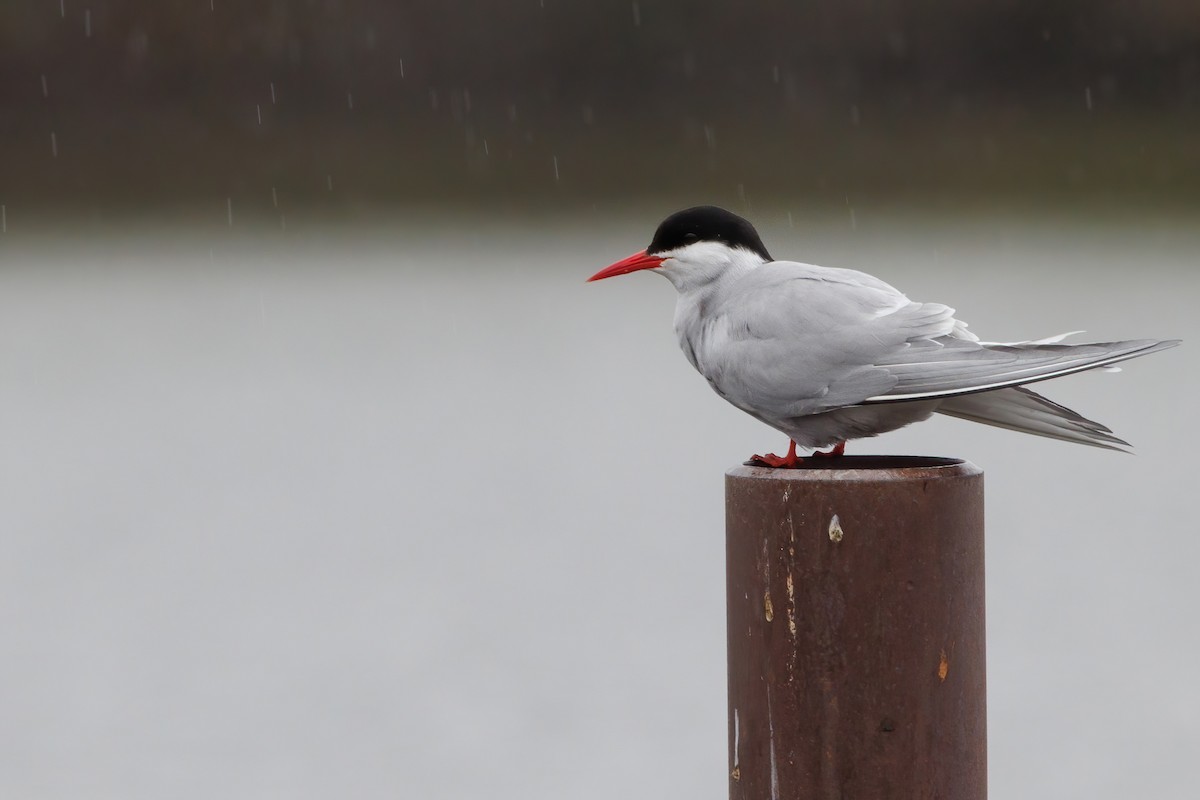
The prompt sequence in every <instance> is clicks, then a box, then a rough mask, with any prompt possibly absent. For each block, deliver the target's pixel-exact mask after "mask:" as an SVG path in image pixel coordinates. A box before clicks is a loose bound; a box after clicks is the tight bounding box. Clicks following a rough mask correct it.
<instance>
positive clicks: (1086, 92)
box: [1083, 86, 1092, 111]
mask: <svg viewBox="0 0 1200 800" xmlns="http://www.w3.org/2000/svg"><path fill="white" fill-rule="evenodd" d="M1083 105H1084V107H1086V108H1087V110H1088V111H1091V110H1092V87H1090V86H1085V87H1083Z"/></svg>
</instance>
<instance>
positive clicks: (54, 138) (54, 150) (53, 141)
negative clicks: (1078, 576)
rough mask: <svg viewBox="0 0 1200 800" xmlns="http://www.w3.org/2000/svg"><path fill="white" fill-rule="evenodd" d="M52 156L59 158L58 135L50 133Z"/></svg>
mask: <svg viewBox="0 0 1200 800" xmlns="http://www.w3.org/2000/svg"><path fill="white" fill-rule="evenodd" d="M50 155H52V156H53V157H55V158H58V134H56V133H55V132H54V131H50Z"/></svg>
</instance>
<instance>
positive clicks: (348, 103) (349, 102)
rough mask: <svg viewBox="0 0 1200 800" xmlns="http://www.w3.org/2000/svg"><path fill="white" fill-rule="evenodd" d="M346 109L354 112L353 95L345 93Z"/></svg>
mask: <svg viewBox="0 0 1200 800" xmlns="http://www.w3.org/2000/svg"><path fill="white" fill-rule="evenodd" d="M346 108H348V109H349V110H351V111H353V110H354V95H352V94H350V92H346Z"/></svg>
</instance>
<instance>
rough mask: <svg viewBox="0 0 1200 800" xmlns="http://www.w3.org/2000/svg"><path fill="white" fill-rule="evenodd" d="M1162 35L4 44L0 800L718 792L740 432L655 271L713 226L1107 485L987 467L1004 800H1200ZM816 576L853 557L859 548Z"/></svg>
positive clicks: (939, 422) (1129, 12) (1189, 365)
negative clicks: (756, 232)
mask: <svg viewBox="0 0 1200 800" xmlns="http://www.w3.org/2000/svg"><path fill="white" fill-rule="evenodd" d="M1198 126H1200V15H1197V14H1196V13H1195V8H1194V3H1192V2H1190V0H1162V2H1158V3H1154V4H1129V3H1126V2H1123V0H1095V1H1094V2H1093V1H1089V2H1074V0H1072V1H1071V2H1060V3H1054V4H1045V3H1038V2H1034V1H1033V0H1000V1H999V2H994V3H988V4H958V5H957V6H953V7H951V6H949V5H947V4H944V3H925V2H918V3H909V4H902V5H892V6H886V7H885V6H881V5H880V4H878V3H875V2H872V0H845V2H840V3H837V4H830V3H804V4H801V3H791V4H782V3H774V2H746V3H737V4H734V3H708V4H694V3H687V2H683V0H662V1H661V2H655V3H647V2H624V0H622V2H597V1H596V0H582V1H581V2H572V3H560V2H556V0H537V1H536V2H533V1H532V0H531V1H530V2H518V3H502V4H501V3H487V2H483V0H452V1H447V0H436V1H434V0H405V1H404V2H399V3H395V2H382V0H322V2H320V3H315V2H291V0H280V2H272V3H270V4H255V3H230V2H227V0H226V1H225V2H223V0H215V2H214V1H212V0H197V1H196V2H190V1H189V2H175V3H162V2H150V1H149V0H129V1H128V2H122V3H114V2H106V1H105V0H94V1H92V2H87V3H77V2H73V0H65V2H58V3H55V2H53V0H51V1H50V2H43V1H42V0H14V2H8V3H5V4H3V5H2V6H0V142H2V143H3V147H0V442H2V443H3V448H2V450H0V453H2V455H0V798H9V797H13V798H33V799H34V800H40V799H41V798H81V797H82V798H121V799H122V800H126V799H127V798H160V797H175V798H203V797H213V796H219V797H231V798H262V797H289V798H307V797H311V798H324V797H330V796H352V797H367V798H369V797H385V796H386V797H395V796H400V797H437V798H472V797H488V798H555V799H556V800H557V798H561V797H577V798H591V797H595V798H601V797H604V798H609V797H614V796H620V797H648V798H663V797H667V798H672V797H688V798H696V797H700V798H719V797H723V796H725V794H726V781H727V771H726V769H727V768H726V760H727V743H726V741H725V735H726V723H725V719H724V716H725V667H724V664H725V654H724V647H725V634H724V618H725V615H724V608H723V596H724V594H723V583H724V573H723V564H722V559H723V530H722V527H723V513H722V475H723V472H724V471H725V469H727V468H728V467H730V466H732V465H734V464H737V463H739V462H740V461H741V460H742V459H744V458H745V457H747V456H748V455H749V454H750V453H752V452H755V451H759V452H761V451H762V450H764V449H769V450H776V451H778V450H779V449H781V448H782V447H784V446H785V444H786V443H785V442H784V441H783V437H782V436H780V435H778V434H776V433H774V432H772V431H770V430H769V429H766V428H765V427H763V426H762V425H760V424H759V423H756V422H755V421H754V420H752V419H750V418H749V417H746V416H745V415H742V414H741V413H740V412H738V411H736V410H735V409H733V408H732V407H728V406H726V405H725V404H724V403H723V402H722V401H721V400H720V399H719V398H717V397H716V396H715V395H713V394H712V393H711V392H710V391H709V390H708V388H707V386H706V384H705V383H704V381H703V380H702V379H701V378H700V377H699V376H697V375H695V374H693V373H692V371H691V369H690V367H688V365H687V364H686V362H685V360H684V359H683V358H682V356H681V354H680V353H679V352H678V348H677V346H676V344H675V342H674V337H673V334H672V333H671V330H670V320H671V310H672V307H673V302H674V296H673V292H672V290H671V288H670V286H669V285H668V284H667V283H666V282H665V281H661V280H658V279H655V278H653V277H651V276H647V275H641V276H630V277H625V278H622V279H619V280H613V281H609V282H605V283H600V284H595V285H585V284H584V283H583V280H584V278H586V277H587V276H588V275H591V274H592V273H594V272H595V271H596V270H598V269H599V268H601V267H603V266H605V265H607V264H609V263H611V262H612V261H614V260H616V259H617V258H621V257H623V256H625V255H627V254H629V253H630V252H632V251H633V250H635V249H637V248H640V247H643V246H645V245H646V243H647V242H648V241H649V240H650V236H651V233H652V231H653V228H654V226H655V225H656V224H657V222H658V221H659V220H660V219H661V218H662V217H663V216H665V215H666V214H667V213H669V212H671V211H674V210H676V209H678V208H682V207H684V206H688V205H694V204H697V203H710V202H711V203H719V204H721V205H724V206H727V207H729V208H731V209H733V210H735V211H738V212H739V213H743V214H745V215H746V216H748V217H750V218H751V219H752V220H753V222H754V223H755V224H756V225H758V226H759V228H760V230H761V232H762V234H763V236H764V239H765V241H766V242H767V244H768V246H769V247H770V249H771V251H772V252H773V253H775V254H777V255H779V256H780V257H788V258H795V259H801V260H807V261H812V262H815V263H819V264H824V265H829V266H846V267H853V268H858V269H863V270H866V271H869V272H871V273H873V274H875V275H878V276H879V277H881V278H883V279H885V280H888V281H890V282H892V283H894V284H895V285H897V286H898V287H900V288H901V289H903V290H904V291H906V292H907V293H908V294H909V295H910V296H911V297H913V298H914V299H919V300H933V301H938V302H945V303H948V304H950V305H952V306H955V307H956V308H957V309H958V310H959V313H960V316H961V317H962V318H964V319H966V320H968V321H969V322H970V323H971V325H972V329H973V330H975V331H976V332H978V333H980V334H981V335H983V336H984V337H986V338H990V339H997V340H1015V339H1022V338H1029V337H1041V336H1046V335H1050V334H1054V333H1058V332H1061V331H1066V330H1075V329H1085V330H1087V332H1088V333H1087V336H1088V337H1094V338H1096V339H1108V338H1121V337H1140V336H1162V337H1181V338H1183V339H1185V340H1186V342H1185V345H1184V346H1183V347H1181V348H1179V349H1176V350H1172V351H1169V352H1166V353H1163V354H1159V355H1155V356H1153V357H1151V358H1147V359H1145V360H1138V361H1134V362H1131V363H1129V364H1128V365H1127V366H1126V367H1125V369H1124V372H1123V373H1121V374H1118V375H1108V374H1089V375H1080V376H1074V377H1071V378H1066V379H1062V380H1057V381H1054V382H1053V383H1051V384H1047V385H1046V386H1045V391H1046V393H1047V394H1048V395H1049V396H1051V397H1052V398H1053V399H1055V400H1057V401H1059V402H1062V403H1064V404H1066V405H1068V406H1070V407H1072V408H1075V409H1077V410H1079V411H1080V412H1082V413H1084V414H1086V415H1088V416H1091V417H1094V418H1096V419H1098V420H1100V421H1101V422H1103V423H1106V424H1108V425H1110V426H1111V427H1113V428H1114V430H1115V431H1116V432H1117V433H1118V434H1119V435H1121V436H1124V437H1126V438H1128V439H1129V440H1130V441H1132V442H1133V443H1134V445H1135V446H1136V450H1137V455H1135V456H1126V455H1119V454H1115V453H1106V452H1102V451H1096V450H1092V449H1087V448H1082V447H1076V446H1071V445H1066V444H1062V443H1057V442H1051V441H1045V440H1040V439H1036V438H1033V437H1023V436H1019V435H1017V434H1014V433H1010V432H1006V431H999V430H993V429H987V428H982V427H980V426H974V425H971V424H968V423H965V422H961V421H957V420H949V419H935V420H932V421H930V422H927V423H923V424H921V425H919V426H915V427H913V428H910V429H906V430H903V431H899V432H896V433H893V434H889V435H887V436H885V437H881V438H879V439H877V440H872V441H868V442H859V443H855V444H852V445H851V452H857V453H868V452H879V453H919V454H933V455H948V456H959V457H963V458H967V459H970V460H971V461H973V462H975V463H976V464H978V465H979V466H981V467H982V468H984V469H985V470H986V473H987V486H988V495H987V496H988V511H987V516H988V604H989V608H988V626H989V636H988V647H989V656H988V657H989V676H988V677H989V689H988V690H989V698H990V706H989V711H990V714H989V717H990V729H989V755H990V776H991V778H990V780H991V791H992V796H993V797H997V798H1004V797H1021V798H1052V799H1053V800H1059V798H1064V797H1068V798H1069V797H1089V798H1093V797H1094V798H1112V799H1113V800H1125V799H1126V798H1130V797H1155V798H1160V797H1161V798H1192V797H1194V796H1195V795H1196V788H1195V785H1196V781H1195V776H1194V769H1193V764H1192V762H1193V761H1194V757H1195V754H1196V753H1197V752H1200V689H1198V688H1197V684H1196V682H1195V679H1194V674H1195V664H1196V662H1197V660H1198V657H1200V629H1198V627H1197V625H1196V624H1195V617H1196V609H1197V607H1198V606H1200V589H1198V588H1197V583H1196V580H1195V577H1194V572H1195V564H1196V563H1197V562H1198V556H1200V544H1198V539H1197V533H1200V513H1198V512H1197V511H1196V504H1195V500H1194V495H1195V487H1196V479H1195V471H1194V460H1195V456H1194V454H1195V453H1196V451H1197V434H1196V432H1195V429H1194V426H1193V425H1192V416H1193V408H1194V406H1195V398H1196V397H1197V396H1198V395H1200V392H1198V387H1197V381H1198V380H1200V378H1198V377H1197V370H1196V363H1197V361H1196V356H1195V355H1194V349H1195V346H1196V342H1197V341H1200V337H1198V336H1197V328H1198V327H1200V322H1198V321H1197V316H1196V313H1195V305H1196V297H1197V294H1198V293H1197V289H1198V288H1200V287H1198V285H1197V284H1198V282H1200V278H1198V277H1197V269H1196V267H1197V256H1196V254H1197V252H1200V225H1198V224H1197V219H1198V218H1200V215H1198V213H1197V209H1198V199H1200V139H1198V138H1197V137H1196V135H1195V132H1196V130H1197V129H1200V128H1198ZM846 535H850V536H852V535H854V532H853V531H847V534H846Z"/></svg>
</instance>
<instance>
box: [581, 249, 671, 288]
mask: <svg viewBox="0 0 1200 800" xmlns="http://www.w3.org/2000/svg"><path fill="white" fill-rule="evenodd" d="M664 261H666V259H665V258H659V257H658V256H652V255H649V254H647V253H644V252H642V253H634V254H633V255H631V256H630V257H629V258H622V259H621V260H620V261H618V262H617V263H615V264H613V265H611V266H608V267H605V268H604V269H602V270H600V271H599V272H597V273H596V274H595V275H593V276H592V277H590V278H588V281H589V282H590V281H602V280H604V279H605V278H612V277H614V276H617V275H625V274H627V273H630V272H637V271H638V270H639V269H654V268H655V267H657V266H658V265H659V264H661V263H662V262H664Z"/></svg>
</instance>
